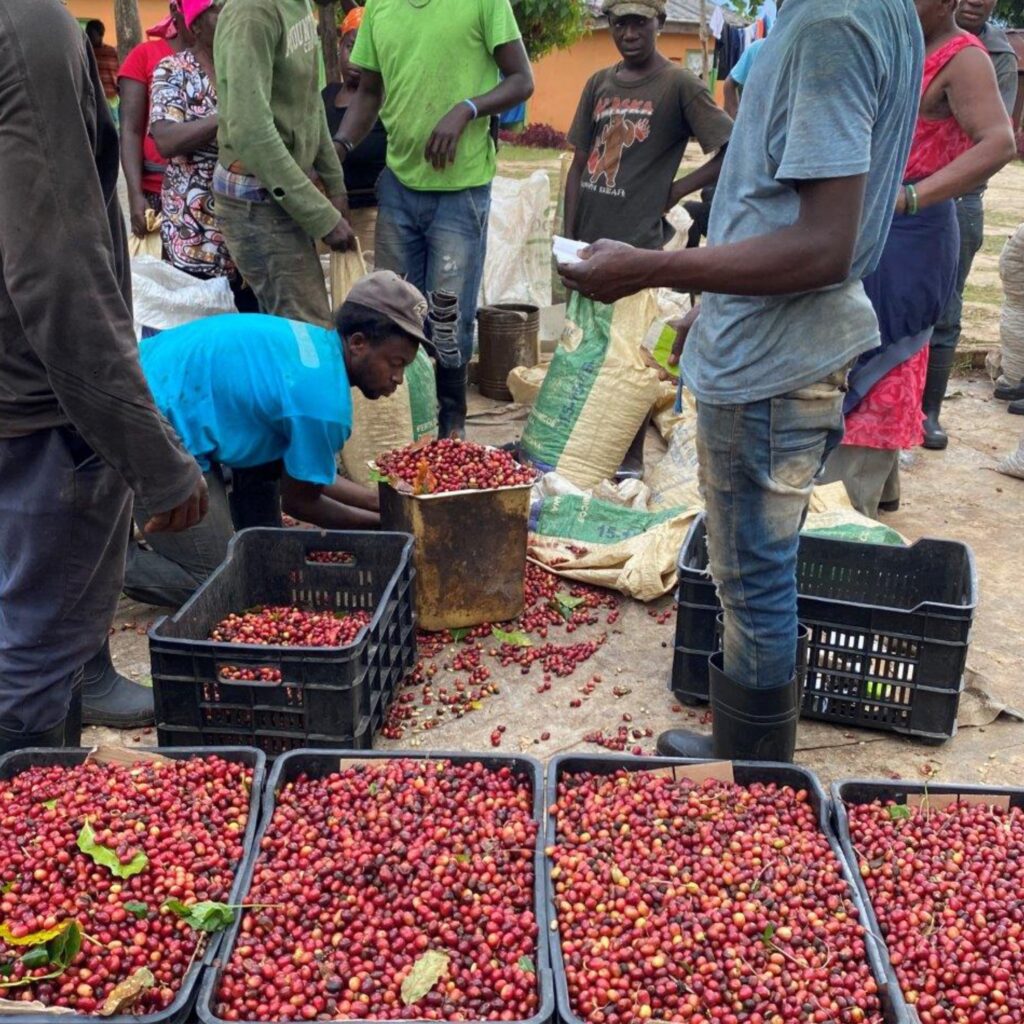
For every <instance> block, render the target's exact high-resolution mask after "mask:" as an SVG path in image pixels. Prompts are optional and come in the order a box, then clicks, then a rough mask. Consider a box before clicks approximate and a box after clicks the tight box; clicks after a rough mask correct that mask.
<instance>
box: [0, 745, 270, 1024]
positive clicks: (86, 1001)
mask: <svg viewBox="0 0 1024 1024" xmlns="http://www.w3.org/2000/svg"><path fill="white" fill-rule="evenodd" d="M251 786H252V771H251V769H249V768H247V767H245V766H244V765H241V764H235V763H232V762H228V761H224V760H222V759H221V758H218V757H204V758H198V757H197V758H189V759H188V760H180V761H179V760H173V761H163V760H161V761H156V762H153V761H147V760H144V759H143V760H140V761H139V762H138V763H137V764H134V765H116V764H99V763H95V762H86V763H85V764H81V765H77V766H75V767H67V766H62V765H51V766H37V767H33V768H29V769H27V770H25V771H23V772H20V773H19V774H18V775H16V776H15V777H14V778H12V779H9V780H3V781H0V999H7V1000H17V1001H24V1002H33V1001H37V1002H40V1003H42V1004H43V1005H45V1006H52V1007H66V1008H67V1009H70V1010H74V1011H76V1012H77V1013H83V1014H93V1013H97V1012H99V1011H101V1010H102V1009H103V1004H104V1002H105V1001H106V999H107V998H108V997H110V996H111V994H112V992H113V990H114V988H115V986H117V985H119V984H121V983H123V982H125V981H127V980H128V979H129V978H131V977H132V976H133V975H136V974H137V972H139V971H140V970H141V969H142V968H147V969H148V970H149V971H150V972H151V973H152V975H153V983H152V985H151V986H150V987H147V988H145V989H143V990H142V991H141V992H140V993H139V995H138V999H137V1001H136V1002H135V1004H134V1005H133V1006H132V1007H131V1009H130V1012H132V1013H135V1014H148V1013H156V1012H158V1011H160V1010H164V1009H166V1008H167V1007H168V1006H170V1004H171V1003H172V1002H173V1001H174V998H175V996H176V995H177V993H178V990H179V989H180V987H181V983H182V979H183V978H184V976H185V974H186V972H187V970H188V968H189V966H190V965H191V964H193V962H194V957H195V955H196V952H197V942H198V940H199V938H200V933H199V932H197V931H194V930H193V929H192V927H191V926H190V925H189V924H187V923H186V922H185V921H184V920H183V919H182V918H181V917H179V916H177V915H175V914H174V913H172V912H171V911H170V910H169V909H164V904H165V903H166V902H167V901H168V900H180V901H181V902H182V903H186V904H192V903H197V902H201V901H206V900H212V901H216V902H226V901H227V900H228V899H229V895H230V892H231V885H232V883H233V881H234V875H235V871H236V869H237V867H238V865H239V863H240V861H241V859H242V854H243V843H244V838H245V827H246V822H247V820H248V815H249V791H250V788H251ZM86 822H88V823H89V826H90V828H91V829H92V832H93V843H95V844H96V846H93V847H90V849H92V850H93V851H94V852H93V853H88V852H86V851H85V850H83V849H81V848H80V846H79V837H80V835H81V834H82V833H83V829H84V826H85V824H86ZM86 845H87V846H89V844H88V843H86ZM100 847H101V848H102V850H100V849H99V848H100ZM97 851H98V852H97ZM97 858H99V859H97ZM108 864H112V865H114V867H111V866H108ZM115 867H116V869H117V873H115ZM122 874H127V875H128V877H119V876H120V875H122ZM71 930H74V932H75V934H76V936H79V937H80V938H81V948H80V949H78V950H77V951H74V950H72V953H71V955H70V957H67V954H61V953H57V952H55V950H54V944H53V942H52V941H51V942H47V939H46V938H44V937H43V936H45V935H47V933H53V934H54V935H55V936H56V935H58V934H59V935H61V936H63V935H65V934H67V933H68V932H69V931H71ZM40 933H42V934H40ZM2 935H6V936H7V938H6V939H5V938H4V937H2ZM54 956H56V960H54V959H53V957H54ZM64 959H67V962H66V963H65V962H62V961H63V960H64ZM125 1012H128V1011H125ZM40 1019H42V1018H40Z"/></svg>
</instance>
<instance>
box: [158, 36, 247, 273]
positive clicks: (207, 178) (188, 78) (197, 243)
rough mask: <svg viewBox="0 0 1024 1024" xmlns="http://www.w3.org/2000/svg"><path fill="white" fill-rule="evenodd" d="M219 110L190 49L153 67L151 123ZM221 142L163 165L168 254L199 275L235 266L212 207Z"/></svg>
mask: <svg viewBox="0 0 1024 1024" xmlns="http://www.w3.org/2000/svg"><path fill="white" fill-rule="evenodd" d="M216 113H217V93H216V89H215V87H214V84H213V82H211V81H210V79H209V77H208V76H207V74H206V72H205V71H204V70H203V68H202V65H201V64H200V63H199V61H198V59H197V58H196V56H195V54H194V53H193V52H192V51H191V50H182V51H181V53H176V54H173V55H172V56H170V57H167V58H165V59H164V60H162V61H161V62H160V64H159V65H158V66H157V68H156V70H155V71H154V73H153V84H152V87H151V91H150V115H149V123H150V125H154V124H156V123H157V122H159V121H172V122H174V123H175V124H187V123H188V122H191V121H198V120H200V119H201V118H206V117H210V116H211V115H213V114H216ZM216 166H217V143H216V142H215V141H212V142H208V143H206V144H205V145H204V146H202V147H200V148H199V149H197V150H195V151H194V152H192V153H184V154H180V155H178V156H174V157H172V158H171V159H170V161H169V162H168V164H167V170H166V171H164V184H163V190H162V193H161V194H162V200H163V215H164V220H163V225H162V227H161V232H162V235H163V242H164V251H165V253H166V258H167V260H168V262H170V263H171V264H172V265H173V266H175V267H177V268H178V269H179V270H183V271H185V273H187V274H192V275H193V276H194V277H225V276H231V275H233V274H234V272H235V266H234V264H233V263H232V262H231V258H230V256H229V255H228V251H227V246H226V245H225V244H224V236H223V235H222V234H221V233H220V231H218V230H217V221H216V218H215V217H214V212H213V187H212V186H213V172H214V168H215V167H216Z"/></svg>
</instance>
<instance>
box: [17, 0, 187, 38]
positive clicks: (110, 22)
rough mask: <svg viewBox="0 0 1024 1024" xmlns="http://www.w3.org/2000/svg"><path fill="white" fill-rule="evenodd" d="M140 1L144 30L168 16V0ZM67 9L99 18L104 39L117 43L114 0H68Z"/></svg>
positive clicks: (86, 16)
mask: <svg viewBox="0 0 1024 1024" xmlns="http://www.w3.org/2000/svg"><path fill="white" fill-rule="evenodd" d="M0 2H2V0H0ZM138 3H139V17H140V18H141V19H142V30H143V31H145V30H146V29H147V28H149V26H150V25H155V24H156V23H157V22H158V21H160V20H161V19H162V18H166V17H167V14H168V11H167V0H138ZM67 9H68V10H69V11H70V12H71V13H72V15H74V17H76V18H99V19H100V21H102V22H103V24H104V25H105V26H106V29H107V33H106V35H105V36H104V37H103V41H104V42H105V43H110V45H111V46H116V45H117V38H116V33H115V32H114V4H113V0H67Z"/></svg>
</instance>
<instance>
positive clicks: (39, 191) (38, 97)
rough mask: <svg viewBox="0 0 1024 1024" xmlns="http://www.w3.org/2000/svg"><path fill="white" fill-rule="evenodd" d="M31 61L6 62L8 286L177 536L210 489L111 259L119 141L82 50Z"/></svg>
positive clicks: (44, 354) (4, 244)
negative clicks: (105, 184)
mask: <svg viewBox="0 0 1024 1024" xmlns="http://www.w3.org/2000/svg"><path fill="white" fill-rule="evenodd" d="M48 9H49V8H47V10H48ZM57 10H58V11H59V8H58V9H57ZM60 14H61V17H62V18H63V17H66V15H65V14H64V13H63V12H60ZM41 17H42V18H45V17H46V12H45V11H44V12H43V13H42V14H41ZM39 29H40V31H43V30H44V29H46V25H45V24H43V25H41V26H39ZM53 31H54V32H55V33H56V26H54V27H53ZM57 38H60V36H59V34H57ZM82 45H83V46H84V45H85V42H84V39H83V41H82ZM32 57H33V59H32V60H30V61H26V62H25V63H24V64H23V65H18V64H16V63H15V64H13V65H12V64H9V63H5V62H4V61H0V96H2V97H3V108H4V116H3V117H2V118H0V181H3V183H4V187H3V188H0V267H2V274H3V280H4V285H5V287H6V290H7V292H8V294H9V295H10V298H11V302H12V304H13V307H14V311H15V314H16V316H17V318H18V323H19V324H20V328H21V330H22V332H23V333H24V336H25V338H26V341H27V343H28V345H29V346H30V347H31V349H32V352H33V354H34V355H35V357H36V358H37V359H38V360H39V362H40V363H41V364H42V365H43V367H44V368H45V370H46V373H47V377H48V380H49V384H50V387H51V388H52V390H53V393H54V394H55V395H56V397H57V400H58V401H59V402H60V405H61V407H62V408H63V410H64V412H65V413H66V415H67V417H68V419H69V420H70V421H71V423H72V424H73V425H74V426H75V428H76V429H77V430H78V432H79V433H80V434H81V435H82V437H83V438H85V440H86V442H87V443H88V444H89V446H90V447H91V448H92V449H93V450H94V451H95V452H96V453H97V454H98V455H99V456H101V457H102V458H103V459H104V460H105V461H106V462H107V463H109V464H110V465H111V466H112V467H113V468H114V469H116V470H117V471H118V472H119V473H120V474H121V476H122V477H123V478H124V480H125V482H126V483H127V484H128V486H129V487H131V489H132V490H133V491H134V492H135V493H136V494H137V495H138V496H139V498H140V500H141V501H142V502H143V504H145V506H146V507H147V508H149V509H151V510H152V511H153V512H154V513H164V512H168V510H172V514H171V515H170V516H168V521H167V523H166V524H165V526H164V528H167V527H168V526H170V527H172V528H173V527H174V526H175V525H181V524H182V522H187V521H191V520H193V519H194V516H195V515H196V514H198V512H199V510H200V507H201V504H202V500H201V498H202V494H203V493H204V487H203V483H202V475H201V474H200V472H199V467H198V466H197V465H196V463H195V460H194V459H193V458H192V457H191V456H190V455H189V454H188V453H187V452H185V451H184V450H183V449H182V447H181V445H180V444H179V442H178V439H177V437H176V436H175V434H174V431H173V430H172V428H171V427H170V425H169V424H168V423H167V422H166V421H165V420H164V419H163V417H162V416H161V415H160V414H159V412H158V411H157V409H156V406H155V405H154V403H153V399H152V396H151V395H150V392H149V387H148V385H147V384H146V380H145V378H144V377H143V374H142V368H141V367H140V365H139V358H138V349H137V347H136V344H135V332H134V326H133V324H132V318H131V314H130V312H129V309H128V306H127V305H126V302H125V296H124V294H122V291H121V287H120V281H119V278H118V268H117V265H116V263H115V255H114V246H120V248H121V249H122V251H123V248H124V234H123V230H124V229H123V226H122V225H121V222H120V216H119V215H115V223H116V225H117V237H113V238H112V236H111V224H110V221H109V220H108V217H107V197H105V196H104V195H103V191H102V188H101V185H100V179H99V174H98V172H97V166H96V158H95V155H94V151H93V146H94V144H97V143H96V142H95V140H96V139H100V140H102V139H104V138H106V137H111V138H112V136H113V132H114V129H113V125H112V124H111V123H110V114H109V110H108V108H107V105H106V102H105V101H104V99H103V97H102V94H101V91H100V88H99V79H98V76H96V75H95V73H93V76H94V77H93V78H91V77H90V73H89V68H88V67H87V66H83V65H85V64H86V62H85V60H84V58H80V57H79V55H78V54H77V53H70V54H69V53H67V52H65V49H64V48H62V47H60V46H56V45H43V44H42V43H41V44H40V45H39V46H34V47H33V52H32ZM89 63H91V61H89ZM90 90H91V91H92V92H93V96H92V97H90V96H89V91H90ZM76 101H77V102H76ZM89 116H91V117H92V118H93V119H94V122H93V123H90V122H89V120H88V119H87V117H89ZM108 133H109V136H108ZM111 144H113V143H111ZM109 201H110V202H113V203H116V199H115V198H114V197H110V198H109ZM69 254H73V258H69ZM173 510H180V511H178V514H177V515H175V514H174V511H173ZM183 517H184V519H183ZM171 520H173V523H172V521H171Z"/></svg>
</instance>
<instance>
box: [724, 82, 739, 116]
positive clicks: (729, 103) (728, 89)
mask: <svg viewBox="0 0 1024 1024" xmlns="http://www.w3.org/2000/svg"><path fill="white" fill-rule="evenodd" d="M722 88H723V90H724V92H725V97H724V106H725V112H726V113H727V114H728V115H729V116H730V117H731V118H732V119H733V120H734V121H735V120H736V115H737V114H738V113H739V110H740V90H739V87H738V86H737V85H736V83H735V82H734V81H733V79H732V76H731V75H730V76H729V77H728V78H727V79H726V80H725V85H724V86H723V87H722Z"/></svg>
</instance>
